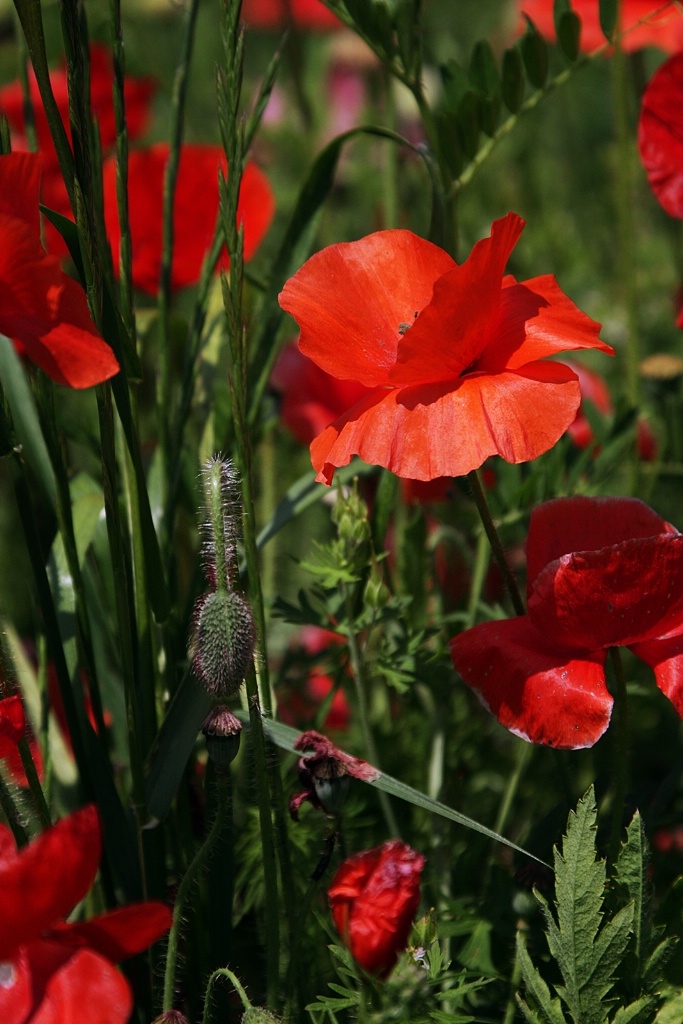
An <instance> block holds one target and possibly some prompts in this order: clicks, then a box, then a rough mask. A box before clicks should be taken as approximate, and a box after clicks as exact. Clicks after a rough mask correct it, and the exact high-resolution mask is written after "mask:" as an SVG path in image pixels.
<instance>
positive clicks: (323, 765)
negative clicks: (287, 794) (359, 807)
mask: <svg viewBox="0 0 683 1024" xmlns="http://www.w3.org/2000/svg"><path fill="white" fill-rule="evenodd" d="M294 746H295V748H296V749H297V750H311V751H312V753H311V754H309V755H308V756H306V757H300V758H299V764H298V766H297V767H298V769H299V779H300V781H301V785H302V786H304V789H303V791H302V792H301V793H296V794H295V795H294V796H293V797H292V799H291V800H290V801H289V813H290V814H291V816H292V818H293V819H294V821H298V819H299V808H300V807H301V805H302V803H303V802H304V801H305V800H309V801H310V802H311V803H312V804H313V806H314V807H317V808H318V809H319V810H321V811H325V812H327V813H330V814H334V813H336V812H337V807H336V801H337V791H338V790H340V789H342V788H343V790H344V793H343V795H344V796H345V795H346V788H347V786H348V783H343V784H342V785H339V783H340V780H343V779H348V778H349V777H350V778H352V779H362V780H363V782H374V780H375V779H378V778H379V777H380V775H381V774H382V773H381V772H380V771H378V770H377V768H373V766H372V765H371V764H368V762H367V761H363V760H361V758H359V757H352V756H351V754H345V753H344V751H343V750H339V749H338V748H337V747H335V746H334V744H333V743H332V742H331V741H330V740H328V738H327V736H323V735H322V734H321V733H319V732H316V731H315V730H314V729H309V730H308V731H307V732H302V733H301V735H300V736H299V738H298V739H297V741H296V743H295V744H294Z"/></svg>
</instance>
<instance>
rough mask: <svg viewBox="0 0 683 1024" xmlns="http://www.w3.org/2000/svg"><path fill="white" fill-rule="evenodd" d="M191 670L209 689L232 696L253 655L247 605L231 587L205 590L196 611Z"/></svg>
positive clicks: (251, 631) (252, 626) (251, 627)
mask: <svg viewBox="0 0 683 1024" xmlns="http://www.w3.org/2000/svg"><path fill="white" fill-rule="evenodd" d="M192 648H193V664H194V670H195V672H196V674H197V676H198V677H199V679H200V680H201V681H202V683H203V684H204V686H205V688H206V689H207V690H208V691H209V693H212V694H215V695H216V696H217V697H234V696H235V694H236V693H237V691H238V690H239V688H240V686H241V685H242V681H243V680H244V677H245V675H246V674H247V671H248V669H249V665H250V664H251V660H252V658H253V656H254V621H253V619H252V617H251V611H250V610H249V606H248V604H247V603H246V601H245V600H244V598H243V597H241V596H240V595H239V594H237V593H235V591H232V590H226V591H220V590H217V591H215V592H214V593H209V594H204V596H203V597H202V598H200V600H199V603H198V605H197V611H196V613H195V632H194V639H193V644H192Z"/></svg>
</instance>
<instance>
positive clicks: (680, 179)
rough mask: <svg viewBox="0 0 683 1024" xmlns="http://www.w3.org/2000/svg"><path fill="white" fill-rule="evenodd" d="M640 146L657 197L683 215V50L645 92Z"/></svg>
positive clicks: (675, 213)
mask: <svg viewBox="0 0 683 1024" xmlns="http://www.w3.org/2000/svg"><path fill="white" fill-rule="evenodd" d="M682 45H683V43H682ZM638 149H639V150H640V159H641V160H642V162H643V167H644V168H645V170H646V172H647V180H648V182H649V183H650V188H651V189H652V191H653V192H654V194H655V195H656V197H657V199H658V200H659V202H660V203H661V205H662V206H663V207H664V209H665V210H666V212H667V213H668V214H670V215H671V216H672V217H683V53H677V54H676V55H675V56H674V57H670V58H669V60H667V61H665V62H664V63H663V64H662V66H661V67H660V68H658V69H657V71H655V73H654V75H653V76H652V78H651V79H650V81H649V83H648V86H647V88H646V90H645V92H644V93H643V100H642V104H641V108H640V120H639V122H638Z"/></svg>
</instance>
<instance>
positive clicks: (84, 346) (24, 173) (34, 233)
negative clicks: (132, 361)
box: [0, 153, 119, 388]
mask: <svg viewBox="0 0 683 1024" xmlns="http://www.w3.org/2000/svg"><path fill="white" fill-rule="evenodd" d="M40 165H41V158H40V156H39V155H38V154H34V153H10V154H9V155H7V156H2V157H0V288H1V289H2V303H1V304H0V332H2V334H5V335H7V337H9V338H12V340H13V341H14V342H15V344H16V345H17V348H18V349H19V350H20V351H21V352H22V353H23V354H25V355H26V356H28V358H29V359H30V360H31V361H32V362H34V363H35V364H36V365H37V366H39V367H40V368H41V370H44V371H45V373H47V375H48V376H49V377H52V379H53V380H54V381H56V382H57V383H58V384H66V385H68V386H69V387H72V388H87V387H90V386H91V385H92V384H100V383H101V382H102V381H104V380H107V379H108V378H109V377H113V376H114V374H116V373H118V370H119V364H118V363H117V361H116V359H115V357H114V353H113V352H112V350H111V349H110V348H109V345H107V343H106V342H105V341H104V340H103V338H102V337H101V336H100V335H99V334H98V332H97V329H96V327H95V325H94V323H93V322H92V320H91V319H90V313H89V312H88V306H87V303H86V301H85V293H84V292H83V289H82V288H81V286H80V285H79V284H77V282H76V281H74V280H73V278H71V277H68V276H67V274H65V273H64V272H63V271H62V269H61V268H60V266H59V263H58V261H57V259H56V257H54V256H48V254H47V253H46V252H45V250H44V249H43V247H42V245H41V242H40V218H39V211H38V202H39V195H40Z"/></svg>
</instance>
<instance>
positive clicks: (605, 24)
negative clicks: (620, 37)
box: [599, 0, 619, 43]
mask: <svg viewBox="0 0 683 1024" xmlns="http://www.w3.org/2000/svg"><path fill="white" fill-rule="evenodd" d="M599 2H600V7H599V10H600V28H601V29H602V31H603V34H604V36H605V39H606V40H607V42H608V43H611V42H612V36H613V35H614V29H615V28H616V24H617V17H618V14H619V0H599Z"/></svg>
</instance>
